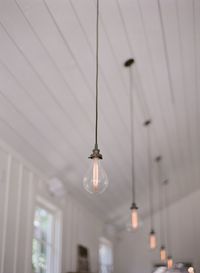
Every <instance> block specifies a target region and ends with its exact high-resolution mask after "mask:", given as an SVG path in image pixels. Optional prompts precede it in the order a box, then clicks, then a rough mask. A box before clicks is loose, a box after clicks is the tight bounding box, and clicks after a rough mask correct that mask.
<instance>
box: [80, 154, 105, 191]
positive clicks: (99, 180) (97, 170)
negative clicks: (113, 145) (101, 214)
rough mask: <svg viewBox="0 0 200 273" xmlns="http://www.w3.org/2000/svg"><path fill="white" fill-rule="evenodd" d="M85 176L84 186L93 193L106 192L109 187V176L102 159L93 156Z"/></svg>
mask: <svg viewBox="0 0 200 273" xmlns="http://www.w3.org/2000/svg"><path fill="white" fill-rule="evenodd" d="M91 161H92V164H91V165H90V167H89V169H88V171H87V173H86V175H85V177H84V178H83V187H84V188H85V190H86V191H87V192H89V193H92V194H98V193H102V192H104V191H105V190H106V189H107V187H108V177H107V175H106V173H105V171H104V169H103V167H102V165H101V162H100V161H101V159H100V158H98V157H94V158H92V160H91Z"/></svg>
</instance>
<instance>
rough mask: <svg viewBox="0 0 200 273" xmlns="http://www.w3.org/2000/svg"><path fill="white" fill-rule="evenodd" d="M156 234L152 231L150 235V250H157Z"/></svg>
mask: <svg viewBox="0 0 200 273" xmlns="http://www.w3.org/2000/svg"><path fill="white" fill-rule="evenodd" d="M156 243H157V242H156V234H155V231H154V230H153V229H152V230H151V232H150V234H149V246H150V249H155V248H156Z"/></svg>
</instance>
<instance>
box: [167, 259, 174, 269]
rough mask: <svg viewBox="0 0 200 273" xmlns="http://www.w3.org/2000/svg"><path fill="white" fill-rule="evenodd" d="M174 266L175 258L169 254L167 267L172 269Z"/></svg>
mask: <svg viewBox="0 0 200 273" xmlns="http://www.w3.org/2000/svg"><path fill="white" fill-rule="evenodd" d="M172 267H173V259H172V257H171V256H168V257H167V268H168V269H172Z"/></svg>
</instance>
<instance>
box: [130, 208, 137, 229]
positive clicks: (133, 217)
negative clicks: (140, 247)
mask: <svg viewBox="0 0 200 273" xmlns="http://www.w3.org/2000/svg"><path fill="white" fill-rule="evenodd" d="M131 223H132V228H134V229H136V228H138V208H137V206H136V205H135V204H134V203H133V204H132V206H131Z"/></svg>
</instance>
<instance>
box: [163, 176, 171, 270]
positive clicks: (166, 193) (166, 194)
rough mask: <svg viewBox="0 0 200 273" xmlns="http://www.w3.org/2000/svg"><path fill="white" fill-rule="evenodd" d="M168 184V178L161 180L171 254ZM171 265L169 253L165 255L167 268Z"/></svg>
mask: <svg viewBox="0 0 200 273" xmlns="http://www.w3.org/2000/svg"><path fill="white" fill-rule="evenodd" d="M168 185H169V180H165V181H164V182H163V186H164V187H165V194H164V197H165V204H164V205H165V212H166V223H167V249H168V252H169V254H171V236H170V235H171V234H170V233H171V232H170V226H171V224H170V215H169V200H168ZM172 267H173V259H172V256H171V255H168V257H167V268H168V269H171V268H172Z"/></svg>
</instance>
